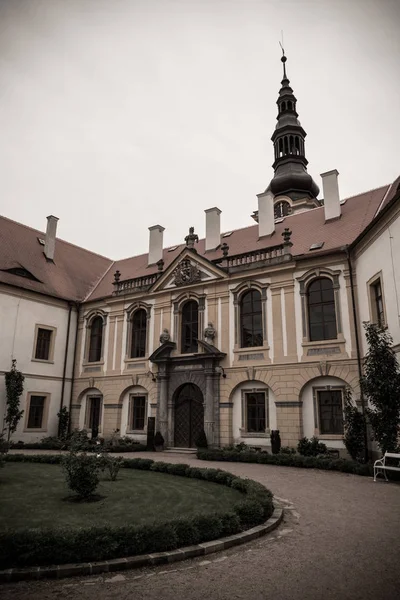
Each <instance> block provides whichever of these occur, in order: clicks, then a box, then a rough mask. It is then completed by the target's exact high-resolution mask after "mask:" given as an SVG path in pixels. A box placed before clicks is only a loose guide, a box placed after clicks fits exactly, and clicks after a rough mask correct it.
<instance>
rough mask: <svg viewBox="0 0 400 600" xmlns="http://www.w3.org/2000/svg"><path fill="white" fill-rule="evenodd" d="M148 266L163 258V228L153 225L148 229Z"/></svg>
mask: <svg viewBox="0 0 400 600" xmlns="http://www.w3.org/2000/svg"><path fill="white" fill-rule="evenodd" d="M149 231H150V237H149V263H148V264H149V265H155V264H156V263H157V262H158V261H159V260H161V259H162V257H163V232H164V231H165V227H161V225H153V227H149Z"/></svg>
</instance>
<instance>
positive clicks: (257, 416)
mask: <svg viewBox="0 0 400 600" xmlns="http://www.w3.org/2000/svg"><path fill="white" fill-rule="evenodd" d="M245 401H246V411H247V414H246V417H247V431H249V432H254V433H262V432H264V431H265V428H266V410H265V394H264V392H260V393H254V394H253V393H250V394H246V396H245Z"/></svg>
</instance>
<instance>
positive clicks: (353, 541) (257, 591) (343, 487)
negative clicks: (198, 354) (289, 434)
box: [0, 453, 400, 600]
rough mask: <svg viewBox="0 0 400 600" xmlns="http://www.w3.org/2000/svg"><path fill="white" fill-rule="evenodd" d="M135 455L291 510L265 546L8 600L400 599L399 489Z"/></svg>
mask: <svg viewBox="0 0 400 600" xmlns="http://www.w3.org/2000/svg"><path fill="white" fill-rule="evenodd" d="M126 456H128V455H126ZM135 456H136V457H139V456H146V457H148V458H156V459H157V460H160V459H161V460H165V461H168V462H185V463H188V464H191V465H196V466H202V467H207V466H209V467H220V468H223V469H225V470H228V471H231V472H232V473H235V474H237V475H241V476H248V477H250V478H252V479H255V480H257V481H260V482H261V483H263V484H264V485H266V486H267V487H268V488H270V489H271V490H272V492H273V493H274V494H275V495H276V497H277V498H278V499H280V501H281V503H282V504H283V505H284V506H285V518H284V521H283V523H282V524H281V525H280V527H279V528H278V529H277V530H275V531H274V532H273V533H272V534H270V535H268V536H266V537H265V538H261V539H259V540H257V541H255V542H250V543H249V544H246V545H243V546H240V547H238V548H232V549H230V550H228V551H225V552H222V553H217V554H214V555H211V556H210V557H209V558H208V559H207V560H204V558H198V559H194V560H190V561H185V562H182V563H175V564H172V565H170V566H165V565H163V566H160V567H155V568H146V569H141V570H135V571H125V572H121V573H116V574H111V573H110V574H104V575H102V576H95V577H86V578H76V579H64V580H60V581H48V582H46V581H43V582H41V581H38V582H33V583H32V582H31V583H25V582H20V583H15V584H6V585H3V586H1V588H0V596H1V598H2V600H39V599H40V600H58V599H67V598H68V600H78V599H79V600H111V599H114V598H118V600H128V599H129V600H206V599H208V600H225V599H229V600H230V599H243V600H244V599H246V600H247V599H248V600H269V599H271V600H272V599H273V600H314V599H315V600H317V599H318V600H331V599H337V600H347V599H349V600H365V599H369V598H371V599H373V600H395V599H396V600H397V599H398V598H400V563H399V558H400V485H399V484H395V483H389V484H387V483H384V482H377V483H374V482H373V480H372V479H370V478H366V477H358V476H356V475H347V474H343V473H331V472H327V471H317V470H311V469H294V468H287V467H276V466H272V465H253V464H238V463H216V462H213V463H206V462H204V461H199V460H197V459H196V458H194V457H189V456H183V455H180V454H162V455H160V454H154V455H153V454H151V453H146V454H145V455H144V454H143V455H142V454H135ZM130 457H132V455H130Z"/></svg>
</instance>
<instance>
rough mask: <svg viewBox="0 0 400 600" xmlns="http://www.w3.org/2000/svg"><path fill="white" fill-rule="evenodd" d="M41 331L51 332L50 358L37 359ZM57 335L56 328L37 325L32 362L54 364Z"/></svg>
mask: <svg viewBox="0 0 400 600" xmlns="http://www.w3.org/2000/svg"><path fill="white" fill-rule="evenodd" d="M40 329H43V330H45V331H50V332H51V335H50V343H49V356H48V358H36V352H37V344H38V337H39V330H40ZM56 333H57V328H56V327H52V326H51V325H42V324H41V323H36V325H35V334H34V340H33V349H32V358H31V360H32V361H33V362H40V363H47V364H54V348H55V340H56Z"/></svg>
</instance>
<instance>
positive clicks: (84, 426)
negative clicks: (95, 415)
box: [83, 393, 104, 433]
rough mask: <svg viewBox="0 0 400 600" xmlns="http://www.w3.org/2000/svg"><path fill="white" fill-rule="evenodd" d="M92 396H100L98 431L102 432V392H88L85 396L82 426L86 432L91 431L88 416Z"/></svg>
mask: <svg viewBox="0 0 400 600" xmlns="http://www.w3.org/2000/svg"><path fill="white" fill-rule="evenodd" d="M92 398H101V403H100V419H99V433H101V432H102V429H103V417H104V398H103V395H102V394H100V393H99V394H88V395H87V396H86V406H85V417H84V421H83V428H84V429H86V431H87V432H88V433H91V432H92V430H91V428H90V427H89V417H90V408H89V407H90V400H91V399H92Z"/></svg>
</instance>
